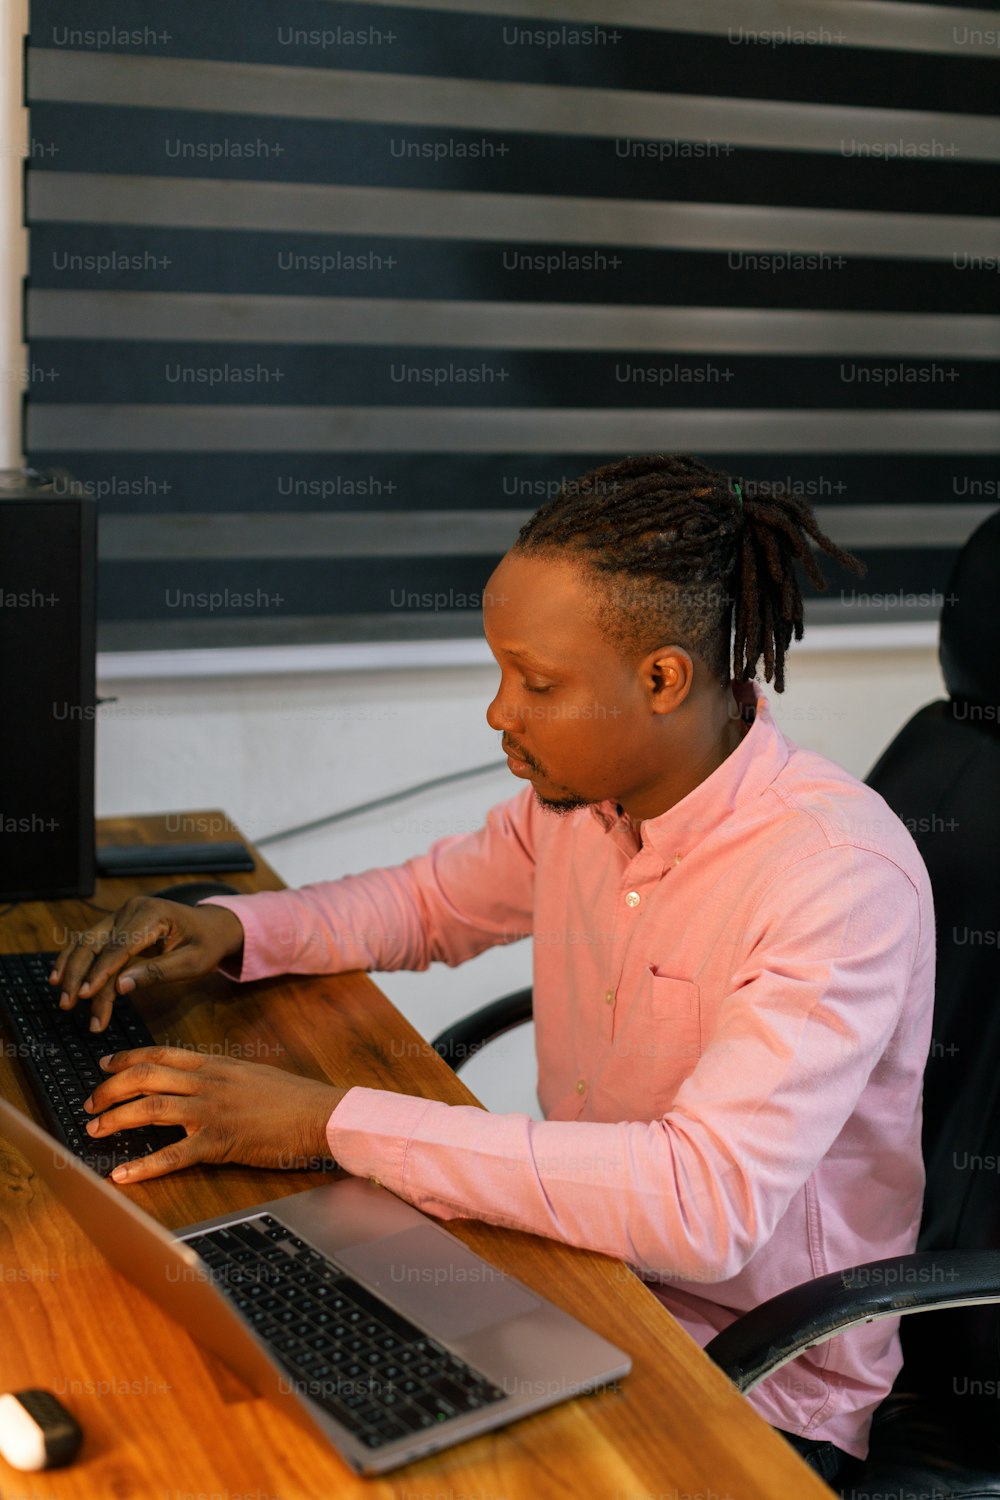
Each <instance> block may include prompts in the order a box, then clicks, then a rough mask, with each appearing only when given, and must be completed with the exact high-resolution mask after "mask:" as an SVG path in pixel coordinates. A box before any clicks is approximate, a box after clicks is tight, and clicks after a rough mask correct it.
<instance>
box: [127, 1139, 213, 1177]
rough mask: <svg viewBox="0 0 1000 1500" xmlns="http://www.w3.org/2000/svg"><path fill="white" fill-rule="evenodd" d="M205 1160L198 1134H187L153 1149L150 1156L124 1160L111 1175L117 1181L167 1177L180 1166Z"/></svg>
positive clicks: (187, 1165) (188, 1165) (190, 1165)
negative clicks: (182, 1137) (180, 1139)
mask: <svg viewBox="0 0 1000 1500" xmlns="http://www.w3.org/2000/svg"><path fill="white" fill-rule="evenodd" d="M203 1160H204V1156H203V1154H202V1151H201V1148H200V1147H199V1144H198V1135H197V1134H195V1135H186V1136H185V1137H184V1139H183V1140H182V1141H174V1142H173V1143H172V1144H171V1145H169V1146H162V1147H161V1148H160V1150H159V1151H152V1152H150V1154H149V1155H148V1156H140V1157H138V1158H137V1160H135V1161H129V1162H122V1164H121V1166H120V1167H115V1169H114V1171H113V1172H112V1173H111V1176H112V1177H113V1178H114V1180H115V1182H129V1183H131V1182H145V1181H146V1180H147V1178H150V1177H165V1176H166V1175H167V1173H168V1172H176V1171H177V1170H178V1168H180V1167H193V1166H194V1165H195V1163H196V1162H199V1161H203Z"/></svg>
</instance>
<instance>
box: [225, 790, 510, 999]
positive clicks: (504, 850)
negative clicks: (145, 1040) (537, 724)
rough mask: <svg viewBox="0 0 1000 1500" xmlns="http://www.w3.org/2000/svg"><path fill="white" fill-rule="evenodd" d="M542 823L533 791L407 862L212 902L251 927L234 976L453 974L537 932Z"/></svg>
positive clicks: (230, 971)
mask: <svg viewBox="0 0 1000 1500" xmlns="http://www.w3.org/2000/svg"><path fill="white" fill-rule="evenodd" d="M535 832H536V828H535V816H534V814H533V807H532V795H531V789H530V787H529V788H525V790H524V791H523V792H520V793H518V794H517V796H515V797H512V798H510V799H508V800H507V801H506V802H501V803H499V804H498V805H497V806H496V807H493V808H491V809H490V811H489V813H488V814H487V816H486V823H485V825H484V827H483V828H480V829H478V830H477V831H476V832H475V833H469V834H450V835H449V836H447V837H446V838H442V839H438V840H437V841H436V842H435V843H433V844H432V845H431V846H430V848H429V849H428V851H427V853H426V854H422V855H420V856H418V857H415V858H413V859H408V860H406V861H405V863H403V864H401V865H394V866H390V867H389V868H386V869H374V870H366V871H364V872H363V873H362V874H359V875H345V876H344V877H343V878H342V879H340V880H327V881H320V882H318V883H316V884H313V885H303V886H299V887H298V888H297V889H295V890H288V891H260V892H258V893H257V894H255V895H252V896H209V897H207V898H206V900H205V901H204V902H199V903H198V904H199V905H208V904H211V905H213V906H225V907H228V908H229V910H230V911H233V912H235V913H236V915H237V917H238V918H239V919H240V922H241V923H242V925H243V934H244V937H243V961H242V964H241V966H240V968H239V970H238V972H237V970H236V967H235V965H233V964H231V963H225V962H223V963H222V964H220V965H219V968H220V970H221V971H222V973H224V974H227V975H229V977H230V978H232V979H239V980H248V979H263V978H265V977H267V976H269V975H272V974H341V973H344V972H346V971H347V970H349V969H379V970H383V971H388V970H392V969H427V968H429V967H430V964H431V962H432V961H433V960H435V959H437V960H439V961H440V962H442V963H446V964H448V965H450V966H452V967H454V966H455V965H456V964H461V963H464V962H465V960H466V959H468V958H473V957H475V955H476V954H477V953H481V952H483V950H484V949H486V948H489V947H492V946H494V945H495V944H497V943H508V942H514V941H515V940H516V939H517V938H522V937H527V936H529V935H530V933H531V928H532V917H533V911H534V873H535Z"/></svg>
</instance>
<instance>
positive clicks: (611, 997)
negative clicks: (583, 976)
mask: <svg viewBox="0 0 1000 1500" xmlns="http://www.w3.org/2000/svg"><path fill="white" fill-rule="evenodd" d="M604 1003H605V1005H614V1003H615V992H614V990H605V991H604Z"/></svg>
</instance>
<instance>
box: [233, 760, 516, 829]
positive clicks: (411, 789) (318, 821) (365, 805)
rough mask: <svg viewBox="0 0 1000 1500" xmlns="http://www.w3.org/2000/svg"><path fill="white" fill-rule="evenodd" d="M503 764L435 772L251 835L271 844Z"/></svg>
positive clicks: (480, 773)
mask: <svg viewBox="0 0 1000 1500" xmlns="http://www.w3.org/2000/svg"><path fill="white" fill-rule="evenodd" d="M506 769H507V768H506V766H505V765H504V763H503V761H495V760H491V761H490V763H489V765H486V766H470V768H469V769H468V770H467V771H452V772H450V773H449V774H448V775H447V776H435V777H434V779H433V781H421V782H418V783H417V785H416V786H408V787H404V788H403V790H402V791H400V792H389V793H388V794H387V795H386V796H384V797H376V798H375V799H374V800H373V801H371V802H360V803H359V804H358V805H357V807H345V808H344V809H342V811H340V812H335V813H328V814H327V815H326V817H325V818H313V819H311V820H310V822H308V823H298V824H296V826H295V827H294V828H282V829H280V830H279V832H277V833H265V835H264V837H263V838H259V839H254V843H255V845H256V846H257V848H258V849H262V848H263V847H264V845H265V844H275V843H277V842H278V840H279V839H290V838H292V837H294V835H295V834H297V833H312V832H313V830H314V829H316V828H327V827H329V825H330V824H331V823H341V822H343V820H344V819H345V818H356V817H357V816H358V815H359V813H365V812H374V811H375V809H376V808H379V807H387V806H388V805H389V804H390V803H392V802H401V801H403V799H404V798H406V797H415V796H416V795H417V793H418V792H428V791H430V790H431V789H432V788H433V787H436V786H447V785H448V783H449V782H452V781H465V780H467V779H468V777H470V776H482V775H484V774H485V773H486V772H487V771H505V770H506Z"/></svg>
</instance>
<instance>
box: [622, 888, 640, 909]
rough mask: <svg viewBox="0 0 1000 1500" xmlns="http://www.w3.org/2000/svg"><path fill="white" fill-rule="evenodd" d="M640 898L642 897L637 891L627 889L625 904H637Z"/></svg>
mask: <svg viewBox="0 0 1000 1500" xmlns="http://www.w3.org/2000/svg"><path fill="white" fill-rule="evenodd" d="M641 900H642V897H641V896H640V895H639V892H638V891H629V893H628V895H627V896H626V897H625V905H626V906H638V905H639V902H640V901H641Z"/></svg>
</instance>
